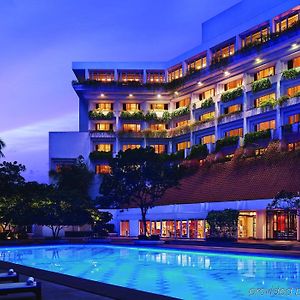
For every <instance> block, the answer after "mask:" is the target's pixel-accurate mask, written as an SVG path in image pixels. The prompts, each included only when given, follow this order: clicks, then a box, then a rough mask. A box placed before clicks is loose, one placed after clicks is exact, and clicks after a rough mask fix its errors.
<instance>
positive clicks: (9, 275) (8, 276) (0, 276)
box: [0, 269, 19, 282]
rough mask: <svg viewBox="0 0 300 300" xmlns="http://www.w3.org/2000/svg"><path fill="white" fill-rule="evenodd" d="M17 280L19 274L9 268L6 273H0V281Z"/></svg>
mask: <svg viewBox="0 0 300 300" xmlns="http://www.w3.org/2000/svg"><path fill="white" fill-rule="evenodd" d="M7 281H8V282H9V281H12V282H18V281H19V274H18V273H17V272H15V271H14V270H13V269H9V270H8V272H6V273H0V282H7Z"/></svg>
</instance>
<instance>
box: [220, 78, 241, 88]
mask: <svg viewBox="0 0 300 300" xmlns="http://www.w3.org/2000/svg"><path fill="white" fill-rule="evenodd" d="M242 82H243V80H242V79H236V80H233V81H230V82H228V83H225V84H224V90H225V91H227V90H231V89H235V88H237V87H239V86H242Z"/></svg>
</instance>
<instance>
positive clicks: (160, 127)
mask: <svg viewBox="0 0 300 300" xmlns="http://www.w3.org/2000/svg"><path fill="white" fill-rule="evenodd" d="M150 129H151V130H154V131H155V130H166V124H151V125H150Z"/></svg>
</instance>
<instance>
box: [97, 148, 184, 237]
mask: <svg viewBox="0 0 300 300" xmlns="http://www.w3.org/2000/svg"><path fill="white" fill-rule="evenodd" d="M110 167H111V173H110V174H106V175H104V178H103V182H102V184H101V186H100V193H101V194H102V197H101V198H100V204H101V207H106V208H108V207H125V206H127V207H132V206H136V207H139V208H140V210H141V215H142V222H143V233H144V234H145V235H146V234H147V229H146V215H147V212H148V210H149V209H150V208H153V207H154V206H155V205H156V204H157V202H158V201H159V200H160V199H161V198H162V196H163V194H164V193H165V191H166V190H167V189H168V188H170V187H172V186H175V185H176V184H178V180H179V178H180V176H181V169H180V167H179V165H178V164H176V163H172V162H169V161H168V160H166V159H165V157H162V156H160V155H159V154H156V153H155V152H154V149H153V148H151V147H147V148H139V149H133V150H131V149H129V150H126V151H125V152H122V151H120V152H119V153H118V155H117V156H116V158H114V159H112V160H111V162H110Z"/></svg>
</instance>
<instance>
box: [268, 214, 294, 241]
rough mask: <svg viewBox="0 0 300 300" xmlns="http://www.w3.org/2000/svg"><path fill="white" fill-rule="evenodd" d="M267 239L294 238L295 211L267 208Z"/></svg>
mask: <svg viewBox="0 0 300 300" xmlns="http://www.w3.org/2000/svg"><path fill="white" fill-rule="evenodd" d="M267 239H273V240H296V239H297V211H296V210H282V209H278V210H268V211H267Z"/></svg>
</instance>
